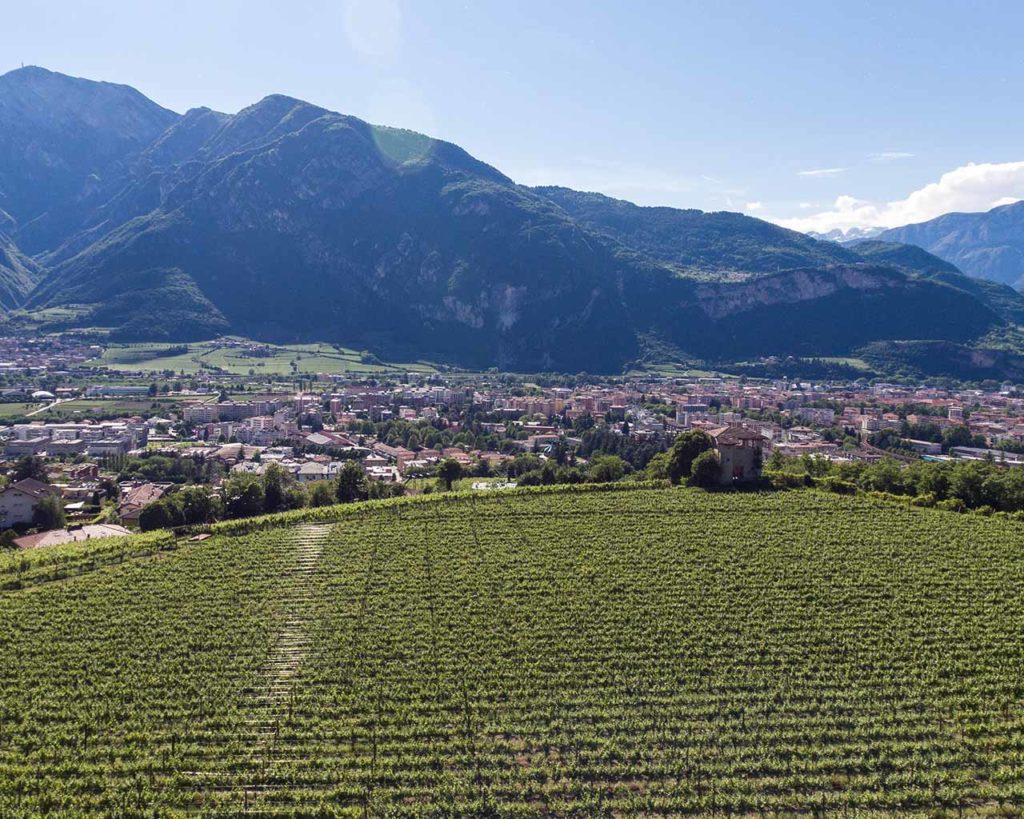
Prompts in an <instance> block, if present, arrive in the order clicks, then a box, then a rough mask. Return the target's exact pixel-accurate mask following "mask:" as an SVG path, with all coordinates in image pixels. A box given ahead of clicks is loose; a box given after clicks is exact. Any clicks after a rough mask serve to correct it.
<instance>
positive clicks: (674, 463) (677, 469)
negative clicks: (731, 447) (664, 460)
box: [668, 429, 715, 484]
mask: <svg viewBox="0 0 1024 819" xmlns="http://www.w3.org/2000/svg"><path fill="white" fill-rule="evenodd" d="M714 447H715V442H714V441H713V440H711V436H710V435H708V434H707V433H706V432H704V431H703V430H700V429H691V430H688V431H687V432H683V433H681V434H680V435H678V436H676V440H675V443H673V444H672V449H671V450H670V452H669V459H668V477H669V480H670V481H672V483H675V484H677V483H680V482H682V481H686V480H687V479H688V478H689V477H690V473H691V471H692V469H693V462H694V461H695V460H696V459H697V456H698V455H700V454H701V453H702V452H707V451H708V450H709V449H714Z"/></svg>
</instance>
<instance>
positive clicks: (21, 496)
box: [0, 478, 60, 529]
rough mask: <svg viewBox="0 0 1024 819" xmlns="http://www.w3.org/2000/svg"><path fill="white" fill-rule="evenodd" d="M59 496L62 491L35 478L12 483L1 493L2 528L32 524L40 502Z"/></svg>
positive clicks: (0, 521) (0, 517)
mask: <svg viewBox="0 0 1024 819" xmlns="http://www.w3.org/2000/svg"><path fill="white" fill-rule="evenodd" d="M59 495H60V491H59V490H58V489H57V488H56V487H53V486H50V484H48V483H43V482H42V481H37V480H36V479H35V478H25V479H23V480H20V481H18V482H17V483H12V484H11V485H10V486H8V487H6V488H5V489H4V490H3V491H2V492H0V528H2V529H6V528H9V527H11V526H18V525H20V524H24V523H31V522H32V518H33V516H34V515H35V511H36V506H38V505H39V502H40V501H41V500H42V499H43V498H46V497H50V496H56V497H59Z"/></svg>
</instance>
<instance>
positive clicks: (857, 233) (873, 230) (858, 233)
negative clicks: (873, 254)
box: [807, 227, 885, 244]
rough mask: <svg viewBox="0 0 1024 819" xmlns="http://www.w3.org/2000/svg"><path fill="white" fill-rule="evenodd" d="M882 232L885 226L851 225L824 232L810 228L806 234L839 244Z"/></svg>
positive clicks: (868, 237)
mask: <svg viewBox="0 0 1024 819" xmlns="http://www.w3.org/2000/svg"><path fill="white" fill-rule="evenodd" d="M884 232H885V228H880V227H866V228H858V227H853V228H849V229H848V230H839V228H835V229H833V230H830V231H827V232H825V233H816V232H815V231H813V230H812V231H808V233H807V235H808V236H810V237H811V238H812V239H818V240H819V241H822V242H838V243H839V244H846V243H847V242H860V241H863V240H864V239H873V238H875V237H876V236H879V235H881V234H882V233H884Z"/></svg>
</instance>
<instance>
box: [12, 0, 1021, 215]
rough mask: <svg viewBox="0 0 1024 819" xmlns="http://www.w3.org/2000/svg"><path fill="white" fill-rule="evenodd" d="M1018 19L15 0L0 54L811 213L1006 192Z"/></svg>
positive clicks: (876, 9)
mask: <svg viewBox="0 0 1024 819" xmlns="http://www.w3.org/2000/svg"><path fill="white" fill-rule="evenodd" d="M1022 31H1024V3H1019V2H1016V1H1015V0H1004V2H994V1H993V2H966V0H962V1H961V0H943V2H941V3H936V2H928V3H925V2H910V1H908V2H892V0H890V2H860V3H847V4H842V5H840V4H838V3H822V2H803V1H802V0H786V2H778V1H777V0H775V2H767V1H766V2H747V1H744V0H707V2H687V0H671V1H669V2H661V1H660V0H645V2H643V3H633V2H626V1H625V0H622V1H621V2H610V1H609V0H545V1H544V2H540V0H515V1H514V2H509V1H508V0H504V2H492V1H491V0H478V1H477V2H457V1H456V0H415V2H414V0H333V1H332V2H321V0H291V1H290V2H281V0H277V2H264V0H204V2H197V0H175V2H173V3H151V2H148V1H147V2H139V0H133V1H132V2H122V0H109V1H108V2H90V0H47V1H46V2H38V0H21V2H18V3H10V4H6V7H5V9H4V19H3V23H2V26H0V55H2V56H0V71H5V70H7V69H10V68H16V67H17V66H18V65H19V64H20V63H22V62H24V63H25V64H36V65H42V66H45V67H47V68H50V69H53V70H56V71H62V72H65V73H69V74H74V75H77V76H85V77H90V78H93V79H104V80H112V81H118V82H124V83H128V84H130V85H133V86H135V87H136V88H138V89H139V90H141V91H142V92H143V93H145V94H147V95H148V96H150V97H152V98H153V99H154V100H156V101H157V102H159V103H161V104H163V105H165V106H167V107H169V108H173V109H175V110H177V111H184V110H186V109H188V108H189V107H193V106H198V105H209V106H210V107H213V108H217V109H220V110H223V111H229V112H232V111H236V110H238V109H239V108H242V107H244V106H246V105H248V104H250V103H252V102H255V101H256V100H258V99H260V98H261V97H263V96H265V95H267V94H269V93H275V92H279V93H286V94H291V95H293V96H296V97H300V98H303V99H307V100H309V101H311V102H315V103H318V104H320V105H323V106H326V107H328V108H331V109H334V110H338V111H342V112H345V113H351V114H355V115H357V116H360V117H363V118H365V119H368V120H370V121H373V122H378V123H383V124H388V125H399V126H404V127H409V128H414V129H416V130H421V131H424V132H426V133H428V134H430V135H432V136H437V137H441V138H444V139H448V140H451V141H453V142H456V143H458V144H459V145H461V146H463V147H464V148H466V149H467V150H468V151H470V152H471V153H472V154H474V155H475V156H477V157H479V158H480V159H483V160H484V161H487V162H490V163H491V164H493V165H495V166H497V167H498V168H500V169H501V170H502V171H504V172H505V173H507V174H509V175H510V176H512V177H513V178H514V179H516V180H517V181H520V182H523V183H526V184H564V185H570V186H572V187H577V188H582V189H586V190H599V191H602V192H604V193H608V194H610V195H613V196H619V197H622V198H627V199H631V200H633V201H636V202H639V203H641V204H665V205H673V206H677V207H697V208H702V209H705V210H721V209H729V210H745V211H746V212H748V213H752V214H754V215H759V216H762V217H765V218H771V219H775V220H778V221H782V222H783V223H786V224H790V225H792V226H794V227H798V228H801V229H811V228H819V229H827V228H828V227H836V226H839V227H850V226H857V225H865V224H869V223H878V224H882V223H889V224H892V223H904V222H907V221H920V220H921V218H930V217H931V216H932V215H937V213H938V212H944V211H947V210H954V209H962V210H981V209H986V208H987V207H990V206H992V205H993V204H995V203H998V202H1004V201H1012V200H1014V199H1018V198H1024V161H1022V160H1024V140H1022V139H1021V134H1022V131H1024V129H1022V125H1024V122H1022V121H1024V105H1022V104H1021V102H1022V100H1024V56H1022V55H1024V49H1022V48H1021V45H1020V34H1021V32H1022ZM970 163H975V164H974V165H971V164H970ZM929 186H931V187H929Z"/></svg>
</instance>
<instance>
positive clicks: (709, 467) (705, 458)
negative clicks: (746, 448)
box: [689, 449, 721, 489]
mask: <svg viewBox="0 0 1024 819" xmlns="http://www.w3.org/2000/svg"><path fill="white" fill-rule="evenodd" d="M720 473H721V468H720V463H719V460H718V453H717V452H715V450H713V449H706V450H704V452H702V453H700V455H698V456H697V457H696V458H694V459H693V464H692V465H691V467H690V478H689V484H690V486H701V487H703V488H705V489H707V488H709V487H712V486H716V485H717V484H718V476H719V474H720Z"/></svg>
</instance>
